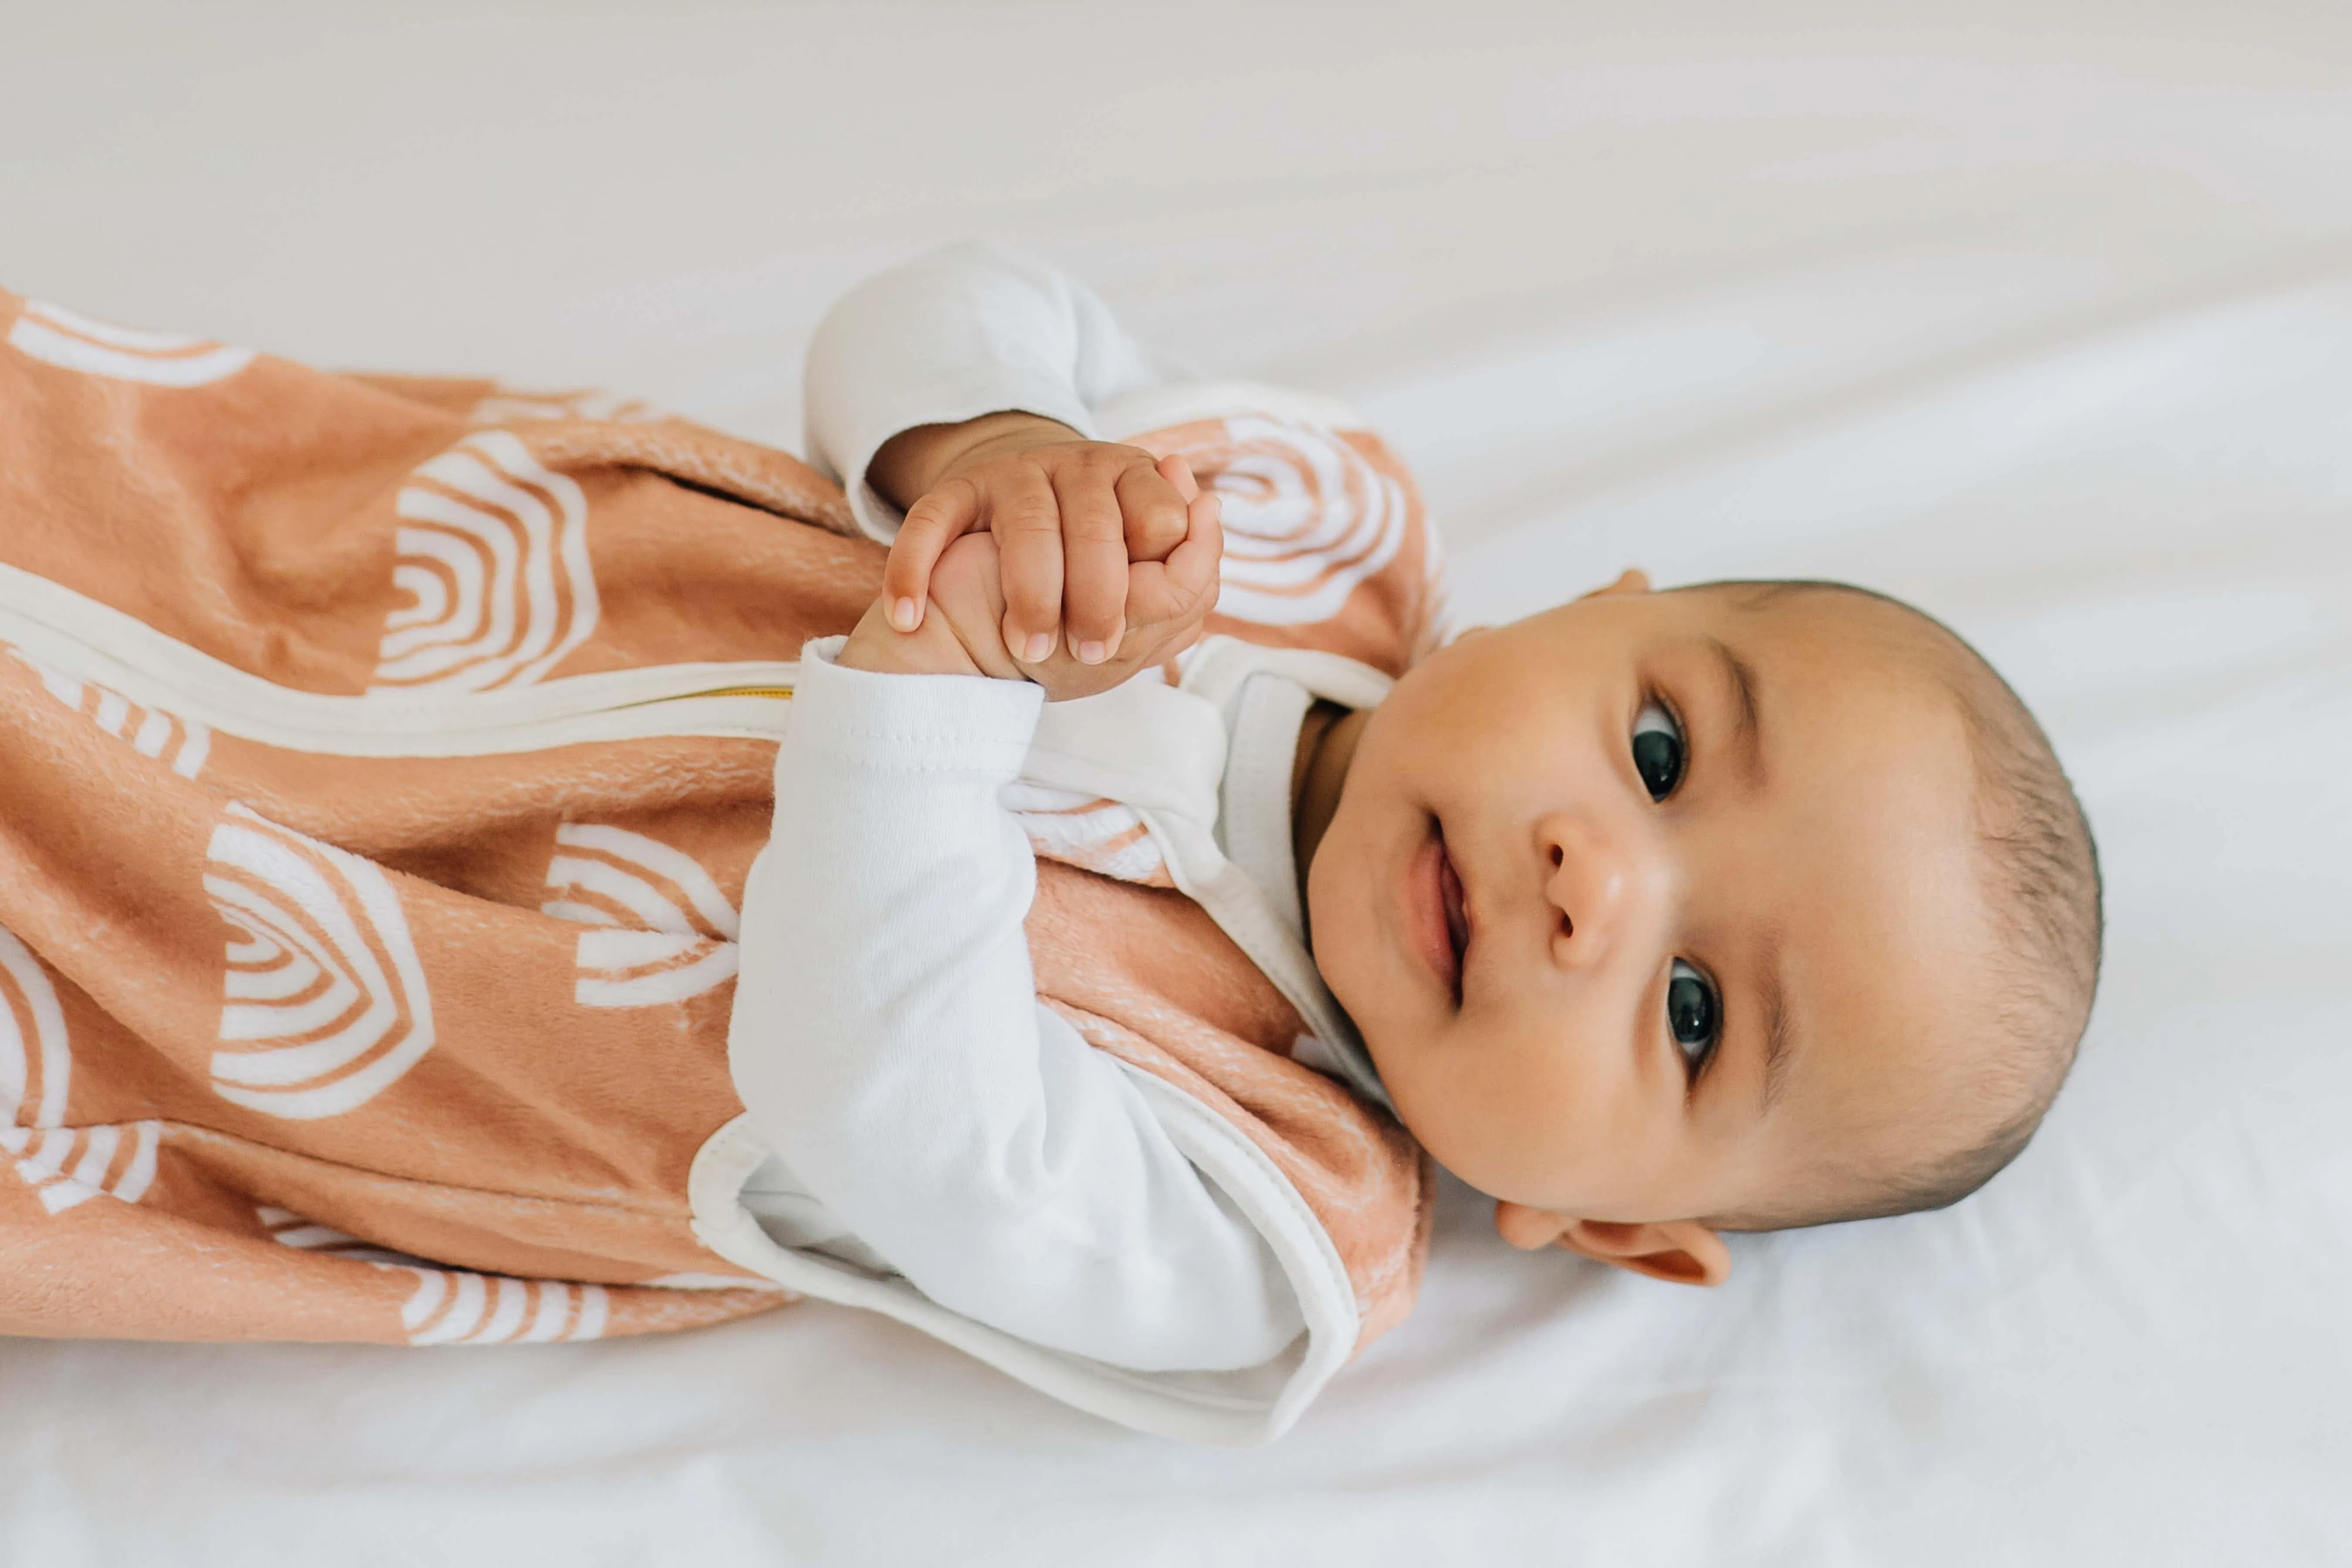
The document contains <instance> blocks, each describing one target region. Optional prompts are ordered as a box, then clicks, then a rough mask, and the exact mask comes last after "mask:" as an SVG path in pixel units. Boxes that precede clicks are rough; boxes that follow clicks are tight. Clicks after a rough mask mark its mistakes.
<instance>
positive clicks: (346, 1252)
mask: <svg viewBox="0 0 2352 1568" xmlns="http://www.w3.org/2000/svg"><path fill="white" fill-rule="evenodd" d="M253 1217H254V1218H256V1219H257V1220H259V1221H260V1222H261V1227H262V1228H263V1229H264V1230H267V1231H268V1233H269V1239H270V1240H272V1241H274V1242H276V1243H277V1244H278V1246H280V1247H297V1248H299V1249H300V1250H301V1251H304V1252H317V1253H322V1254H324V1255H326V1256H328V1257H331V1258H352V1259H353V1260H354V1261H356V1262H360V1263H391V1264H398V1265H400V1266H402V1267H417V1266H421V1267H425V1268H430V1267H431V1265H429V1264H426V1263H425V1260H424V1259H423V1258H412V1257H411V1256H409V1255H408V1254H407V1253H405V1252H394V1251H393V1250H392V1249H391V1248H390V1247H378V1246H376V1245H375V1244H374V1243H373V1242H367V1241H362V1240H361V1239H360V1238H359V1237H355V1236H352V1235H351V1234H349V1233H348V1232H345V1231H340V1230H337V1229H336V1228H335V1227H334V1226H327V1225H320V1224H319V1223H317V1222H316V1221H314V1220H307V1219H304V1218H303V1217H302V1216H301V1215H298V1214H296V1213H295V1212H294V1211H293V1210H291V1209H282V1208H278V1207H277V1206H276V1205H270V1204H263V1205H259V1206H258V1207H257V1208H256V1209H255V1210H254V1211H253Z"/></svg>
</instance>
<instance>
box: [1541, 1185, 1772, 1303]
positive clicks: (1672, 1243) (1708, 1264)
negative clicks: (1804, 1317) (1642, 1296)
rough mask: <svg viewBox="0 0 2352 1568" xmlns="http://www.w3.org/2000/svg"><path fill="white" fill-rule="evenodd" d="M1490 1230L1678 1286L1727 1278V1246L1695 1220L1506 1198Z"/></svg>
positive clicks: (1715, 1283)
mask: <svg viewBox="0 0 2352 1568" xmlns="http://www.w3.org/2000/svg"><path fill="white" fill-rule="evenodd" d="M1495 1229H1496V1231H1498V1232H1500V1233H1501V1235H1502V1237H1503V1239H1504V1240H1505V1241H1507V1242H1509V1243H1510V1244H1511V1245H1512V1246H1513V1247H1519V1248H1521V1249H1523V1250H1528V1251H1532V1250H1533V1249H1535V1248H1537V1247H1554V1246H1558V1247H1566V1248H1568V1250H1570V1252H1574V1253H1578V1254H1580V1255H1581V1256H1583V1257H1586V1258H1591V1259H1593V1260H1594V1261H1595V1262H1599V1263H1609V1264H1614V1265H1615V1266H1616V1267H1618V1268H1630V1269H1632V1270H1633V1272H1634V1273H1636V1274H1646V1275H1648V1276H1649V1277H1650V1278H1651V1279H1665V1280H1671V1281H1672V1282H1673V1283H1675V1284H1677V1285H1720V1284H1722V1283H1723V1282H1724V1281H1725V1280H1726V1279H1729V1278H1730V1277H1731V1249H1730V1248H1729V1247H1726V1246H1724V1245H1723V1237H1719V1236H1717V1235H1716V1234H1715V1232H1714V1231H1712V1230H1710V1229H1708V1228H1707V1227H1706V1226H1703V1225H1701V1224H1699V1223H1698V1221H1696V1220H1695V1219H1672V1220H1659V1221H1653V1222H1645V1223H1643V1224H1641V1225H1620V1224H1618V1223H1616V1222H1614V1221H1612V1220H1600V1219H1571V1218H1570V1217H1569V1216H1568V1215H1558V1214H1553V1213H1551V1212H1549V1210H1545V1209H1533V1208H1529V1207H1528V1206H1527V1205H1525V1204H1515V1203H1507V1202H1505V1203H1497V1204H1496V1205H1495Z"/></svg>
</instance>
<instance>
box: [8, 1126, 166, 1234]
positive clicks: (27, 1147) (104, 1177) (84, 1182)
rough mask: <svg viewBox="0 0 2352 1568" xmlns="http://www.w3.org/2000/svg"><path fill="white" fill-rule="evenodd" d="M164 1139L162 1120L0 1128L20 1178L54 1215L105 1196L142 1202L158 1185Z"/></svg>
mask: <svg viewBox="0 0 2352 1568" xmlns="http://www.w3.org/2000/svg"><path fill="white" fill-rule="evenodd" d="M162 1143H163V1123H162V1122H160V1121H121V1122H101V1123H100V1124H99V1125H97V1126H94V1127H0V1149H5V1151H7V1152H8V1153H10V1154H12V1155H14V1156H15V1157H16V1174H17V1176H18V1178H19V1179H20V1180H22V1181H23V1182H24V1184H26V1186H28V1187H30V1188H32V1189H33V1191H34V1192H35V1193H36V1194H38V1195H39V1197H40V1200H41V1206H42V1207H43V1208H46V1209H47V1210H48V1211H49V1212H50V1213H51V1214H63V1213H64V1212H65V1211H66V1210H68V1209H69V1208H72V1207H74V1206H75V1205H79V1204H85V1203H88V1202H89V1200H90V1199H92V1198H94V1197H99V1196H100V1195H106V1196H110V1197H116V1198H120V1199H121V1200H122V1201H123V1202H124V1203H126V1204H135V1203H137V1202H138V1201H139V1200H140V1199H141V1198H142V1197H144V1196H146V1195H147V1189H148V1188H149V1187H150V1186H152V1185H153V1184H154V1181H155V1153H156V1151H157V1149H158V1148H160V1147H161V1145H162Z"/></svg>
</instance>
